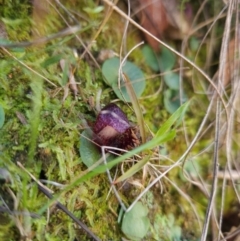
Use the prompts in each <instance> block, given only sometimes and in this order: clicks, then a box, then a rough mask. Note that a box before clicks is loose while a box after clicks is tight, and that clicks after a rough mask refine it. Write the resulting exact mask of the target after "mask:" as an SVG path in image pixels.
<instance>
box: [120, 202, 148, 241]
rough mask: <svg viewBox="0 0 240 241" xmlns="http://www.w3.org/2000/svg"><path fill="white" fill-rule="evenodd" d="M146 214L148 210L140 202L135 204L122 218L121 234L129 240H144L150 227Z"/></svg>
mask: <svg viewBox="0 0 240 241" xmlns="http://www.w3.org/2000/svg"><path fill="white" fill-rule="evenodd" d="M147 214H148V208H147V207H146V206H144V205H143V204H142V203H141V202H137V203H136V204H135V205H134V206H133V208H132V209H131V210H130V211H129V212H127V213H125V215H124V217H123V221H122V231H123V233H124V234H125V235H126V236H127V237H128V238H130V239H131V240H140V239H142V238H144V237H145V235H146V234H147V232H148V229H149V227H150V221H149V218H148V217H147Z"/></svg>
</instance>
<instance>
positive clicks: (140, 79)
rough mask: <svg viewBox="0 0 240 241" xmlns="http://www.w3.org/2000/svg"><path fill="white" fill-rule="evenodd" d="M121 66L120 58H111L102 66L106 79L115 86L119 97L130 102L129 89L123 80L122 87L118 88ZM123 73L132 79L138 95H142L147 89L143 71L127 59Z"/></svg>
mask: <svg viewBox="0 0 240 241" xmlns="http://www.w3.org/2000/svg"><path fill="white" fill-rule="evenodd" d="M119 66H120V60H119V58H116V57H114V58H111V59H108V60H106V61H105V62H104V64H103V66H102V73H103V75H104V77H105V81H106V83H107V84H108V85H110V86H111V87H112V88H113V91H114V92H115V94H116V95H117V97H118V98H119V99H121V100H126V101H127V102H130V101H131V99H130V97H129V95H128V92H127V89H126V87H125V84H124V83H123V81H121V86H120V89H119V88H118V70H119ZM122 71H123V73H124V74H125V75H126V76H127V77H128V79H129V80H130V81H131V84H132V87H133V89H134V91H135V94H136V96H137V97H140V96H141V95H142V93H143V91H144V89H145V85H146V82H145V78H144V75H143V72H142V71H141V70H140V69H139V68H138V67H137V66H136V65H135V64H133V63H131V62H130V61H126V62H125V63H124V65H123V68H122Z"/></svg>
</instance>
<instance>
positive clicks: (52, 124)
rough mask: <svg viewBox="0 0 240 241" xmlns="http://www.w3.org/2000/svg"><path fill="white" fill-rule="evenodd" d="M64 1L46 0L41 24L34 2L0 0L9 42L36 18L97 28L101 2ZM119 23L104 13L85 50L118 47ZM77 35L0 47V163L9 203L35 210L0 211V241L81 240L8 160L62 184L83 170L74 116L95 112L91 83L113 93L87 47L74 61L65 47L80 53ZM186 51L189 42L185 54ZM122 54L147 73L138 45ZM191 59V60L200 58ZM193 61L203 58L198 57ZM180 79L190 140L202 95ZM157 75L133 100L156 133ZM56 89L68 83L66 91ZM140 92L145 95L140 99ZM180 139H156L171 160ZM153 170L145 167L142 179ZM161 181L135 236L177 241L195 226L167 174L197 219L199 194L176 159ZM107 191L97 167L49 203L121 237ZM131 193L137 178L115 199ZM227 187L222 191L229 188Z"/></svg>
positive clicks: (51, 25)
mask: <svg viewBox="0 0 240 241" xmlns="http://www.w3.org/2000/svg"><path fill="white" fill-rule="evenodd" d="M64 6H65V7H66V9H67V10H68V11H65V10H64V9H60V10H59V12H57V11H56V9H54V7H56V6H55V5H54V4H53V5H51V6H48V8H50V9H51V10H49V12H50V13H51V14H49V13H47V14H46V15H45V18H44V19H42V22H37V23H36V22H34V21H33V17H34V13H35V12H34V11H38V9H34V6H33V5H32V4H30V1H16V0H15V1H3V2H0V15H1V16H2V21H3V22H4V25H5V27H6V31H7V34H8V38H9V40H10V41H12V42H22V41H32V40H33V39H32V37H33V35H35V37H36V28H37V27H38V26H39V28H40V30H41V31H40V33H44V34H45V35H44V36H48V35H49V34H50V33H53V32H58V31H60V30H62V29H64V28H66V27H67V24H66V21H67V22H68V23H69V24H70V25H74V24H78V23H79V24H80V25H81V27H82V29H83V30H82V31H81V33H80V34H77V36H78V37H79V38H80V39H81V41H82V42H83V43H84V44H85V45H87V44H88V43H89V41H90V40H91V39H92V38H93V36H94V35H95V33H96V32H97V31H98V28H99V26H100V24H101V22H102V20H103V19H104V16H105V15H106V13H107V7H106V6H105V7H106V8H105V9H104V10H103V11H100V12H94V10H96V9H97V5H96V3H95V1H74V0H71V1H67V2H66V4H65V5H64ZM70 13H71V14H72V15H71V14H70ZM60 14H61V15H60ZM73 16H74V17H73ZM36 19H38V18H35V20H36ZM38 21H40V20H39V19H38ZM124 26H125V21H124V19H123V18H121V17H120V16H119V15H118V14H116V13H113V14H112V15H111V17H110V19H109V20H108V21H107V23H106V24H105V25H104V27H103V28H102V31H101V32H100V34H99V35H98V36H97V38H96V42H95V43H94V44H93V46H92V49H91V50H92V52H93V53H94V54H96V55H97V54H98V53H99V52H100V51H101V50H102V49H111V50H113V51H115V52H116V53H118V52H119V49H120V46H121V41H122V36H123V32H124ZM141 38H142V36H141V34H140V33H139V32H138V31H137V30H136V29H135V28H133V27H132V26H129V34H128V38H127V46H128V49H131V47H133V46H134V45H136V44H137V43H138V42H139V40H140V39H141ZM81 41H79V39H78V38H76V37H75V36H73V35H69V36H66V37H62V36H60V37H59V38H56V39H54V40H51V41H47V42H46V43H45V44H41V45H33V46H31V47H27V48H21V47H19V48H10V49H8V48H2V49H1V50H0V55H1V61H0V82H1V87H0V104H1V106H2V107H3V108H4V111H5V115H6V116H5V123H4V126H3V128H2V129H1V131H0V133H1V138H0V151H1V158H0V166H1V167H6V168H7V169H8V170H9V172H10V173H11V175H12V180H13V183H12V184H11V185H10V186H9V188H11V190H12V192H13V193H14V195H15V198H16V200H17V201H18V202H17V203H18V205H17V206H15V207H14V209H16V210H18V211H22V212H23V211H25V212H29V213H36V214H38V213H39V211H40V210H41V211H42V210H43V208H44V210H43V212H42V213H41V215H40V216H37V217H34V218H33V217H31V216H30V215H29V213H27V215H20V214H19V215H13V216H14V218H13V219H10V218H9V216H8V215H7V214H1V218H0V220H1V224H0V238H1V240H49V241H57V240H61V241H63V240H89V238H88V237H87V236H86V234H85V233H84V232H83V231H82V230H81V229H79V227H78V226H77V225H76V224H75V223H73V221H72V220H71V219H70V218H69V217H68V216H66V215H65V214H64V213H62V212H61V211H60V210H58V209H57V208H56V207H55V206H54V204H53V203H51V204H49V205H47V202H48V200H47V198H46V197H45V196H44V195H43V194H42V193H40V192H39V190H38V188H37V186H36V185H35V184H34V183H33V182H31V180H30V178H29V176H28V175H27V174H26V173H25V172H24V171H23V170H22V169H20V168H19V167H18V166H17V165H16V163H17V162H21V163H22V164H23V165H24V167H25V168H26V169H27V170H29V171H30V172H31V173H32V174H33V175H34V176H35V177H36V178H42V179H47V180H50V181H55V182H58V183H61V184H63V185H69V184H71V183H72V182H73V181H75V180H76V178H77V177H78V176H80V175H82V173H83V172H84V171H85V170H86V167H85V166H84V165H83V163H82V161H81V156H80V155H79V145H80V144H81V143H79V139H80V133H81V132H82V131H83V130H84V128H85V126H84V122H83V121H82V118H83V117H84V119H85V120H87V121H88V123H92V122H93V121H94V119H95V117H96V114H97V112H96V108H95V105H96V101H97V100H96V96H97V95H98V93H99V90H101V91H102V94H101V98H100V101H101V104H102V105H105V104H107V103H109V102H110V101H111V100H113V99H116V96H115V95H114V93H113V91H112V89H111V88H110V87H108V86H107V85H106V84H105V83H104V81H103V76H102V73H101V69H99V68H98V67H97V66H96V65H95V64H94V61H93V60H92V59H91V57H90V56H89V55H86V56H85V57H84V58H83V59H81V58H79V57H76V56H75V53H78V56H81V54H82V53H83V51H84V48H83V47H82V44H81ZM203 49H204V48H203ZM204 50H205V49H204ZM204 50H203V52H204V53H205V51H204ZM189 51H191V49H190V50H189ZM194 54H195V52H194V50H192V52H190V53H189V56H191V55H194ZM203 55H205V54H203ZM60 59H65V60H66V61H67V63H68V64H70V65H71V67H72V70H73V73H74V76H75V79H76V82H77V86H78V91H79V94H78V95H77V96H74V95H73V92H72V91H71V89H68V86H67V81H68V78H67V77H66V76H64V73H63V70H62V69H61V68H60V65H59V60H60ZM129 59H130V60H132V61H133V62H134V63H135V64H136V65H137V66H139V67H140V68H141V69H143V70H144V72H145V74H146V76H150V75H151V74H153V73H152V71H151V70H150V69H149V67H148V66H147V64H146V63H145V61H144V56H143V55H142V52H141V50H140V49H136V50H135V51H134V52H133V53H132V54H131V55H130V57H129ZM197 61H201V57H199V58H198V59H197ZM200 65H203V63H201V62H200ZM36 72H37V73H38V74H36ZM40 75H41V76H44V77H45V79H43V78H42V77H41V76H40ZM46 79H47V80H46ZM187 80H188V81H189V82H188V83H187V84H186V85H185V88H186V91H187V93H188V96H189V99H191V98H193V100H192V104H191V107H190V110H189V111H188V113H187V116H188V118H186V122H185V125H186V126H187V129H188V138H190V139H192V138H193V137H194V135H195V134H196V132H197V128H198V126H199V123H200V122H201V120H202V118H203V117H204V115H205V110H206V105H207V102H208V100H207V98H206V97H204V96H203V97H200V98H196V96H195V94H194V92H193V89H192V86H191V84H190V82H191V81H190V78H189V79H187ZM186 82H187V81H186ZM161 83H162V78H161V77H157V78H154V79H149V80H147V87H146V90H145V92H144V94H143V98H141V99H140V100H139V102H140V104H141V106H142V108H143V110H144V113H143V114H144V121H145V123H146V124H147V125H148V126H149V128H150V130H151V131H153V132H156V131H157V130H158V129H159V127H160V126H161V124H162V123H164V121H165V120H167V118H168V117H169V113H168V112H167V111H166V110H165V109H164V107H163V94H162V93H163V91H164V87H163V89H162V91H161V92H159V94H155V93H156V91H157V90H158V89H159V87H160V85H161ZM66 89H68V90H69V92H68V94H66ZM146 96H148V98H144V97H146ZM198 97H199V96H198ZM119 106H121V107H122V108H123V110H124V111H126V112H127V114H128V116H129V119H130V120H131V121H132V122H136V117H135V116H134V115H133V113H130V112H129V109H128V108H127V107H126V105H125V104H124V103H123V102H119ZM211 135H212V132H209V133H207V134H206V135H205V136H203V137H202V138H201V141H199V142H198V143H197V144H196V145H195V147H194V149H193V152H192V157H194V155H197V154H198V153H199V151H200V150H202V149H203V148H204V147H205V146H208V145H210V143H211V142H212V136H211ZM149 136H150V135H149ZM183 138H184V130H183V129H182V128H180V127H179V128H178V129H177V137H176V138H175V139H174V141H172V142H171V143H168V145H164V146H163V147H161V148H163V150H162V151H163V152H164V153H165V155H167V156H169V157H170V158H171V159H172V160H175V159H177V158H179V156H180V155H181V154H182V153H183V152H184V151H185V150H186V148H187V146H186V144H185V143H184V142H183V141H182V140H183ZM210 156H211V151H209V152H208V153H205V154H204V155H202V156H201V158H199V159H198V160H197V161H196V162H197V168H199V169H198V171H199V172H200V174H201V175H203V176H204V177H205V178H207V175H204V174H203V173H204V172H206V173H209V169H208V166H209V162H210ZM200 163H201V165H200ZM154 164H159V166H160V165H161V167H160V168H159V170H164V165H165V164H166V165H169V161H165V160H160V161H159V160H158V161H156V162H155V163H154ZM199 166H200V167H199ZM188 168H189V170H190V172H191V174H192V175H194V174H196V171H195V169H194V168H193V167H192V166H191V165H190V166H189V167H188ZM150 173H151V172H150ZM156 173H157V172H153V173H152V176H151V175H150V177H148V178H147V180H146V182H147V181H149V180H150V179H151V178H153V177H154V175H156ZM196 175H197V174H196ZM134 178H135V179H134V180H135V181H139V180H140V179H141V173H140V174H139V175H137V176H136V177H134ZM168 179H169V180H171V182H169V181H168V180H165V179H164V181H162V182H161V184H160V183H159V184H158V185H156V186H155V187H154V188H153V189H152V190H151V191H149V193H148V194H147V196H145V197H144V198H143V202H144V203H145V204H146V205H147V206H148V208H149V210H150V212H149V213H150V215H149V216H150V221H151V223H152V226H151V230H150V231H151V232H150V233H149V234H148V236H147V237H146V239H145V240H160V239H161V240H178V239H176V237H178V238H179V240H180V238H182V239H183V240H196V239H197V238H198V237H199V235H200V232H201V230H200V228H199V226H198V221H197V219H196V216H195V215H194V213H193V209H192V207H191V205H190V201H189V200H187V199H186V198H185V197H184V196H183V195H181V194H180V192H179V191H177V189H176V188H175V187H174V186H173V184H172V182H173V183H175V184H176V186H177V187H178V188H179V189H181V190H182V191H183V192H184V193H189V196H190V197H191V198H192V200H191V201H192V202H193V203H194V205H195V206H196V207H197V209H198V215H199V217H200V219H203V217H204V214H205V213H204V212H205V207H206V205H207V200H208V199H207V198H206V197H205V196H204V195H203V194H202V193H200V192H199V189H198V188H197V187H195V186H193V185H192V184H191V183H189V182H188V181H187V179H186V178H185V177H184V175H183V171H182V169H181V167H179V168H175V169H174V170H172V171H171V172H170V173H169V174H168ZM145 184H146V183H145ZM49 187H50V188H51V189H53V190H54V191H55V193H58V192H60V191H61V190H60V189H59V188H58V187H55V186H54V185H49ZM6 190H7V187H2V188H1V196H2V198H3V199H4V200H5V202H6V203H7V205H8V206H9V207H11V208H12V209H13V205H14V201H13V197H11V195H10V194H9V192H7V191H6ZM109 191H110V184H109V181H108V179H107V176H106V175H105V174H101V175H98V176H96V177H94V178H92V179H90V180H87V181H85V182H84V183H81V184H80V185H75V186H73V187H72V188H71V190H69V191H67V192H63V193H62V194H61V195H60V196H59V201H60V202H62V203H63V204H64V205H66V206H67V208H68V209H69V210H70V211H71V212H72V213H73V214H74V215H75V216H76V217H77V218H79V219H80V220H81V221H82V222H84V223H86V224H87V226H88V227H89V228H90V229H91V230H92V231H93V232H94V233H95V234H97V235H98V236H99V237H100V238H101V239H102V240H116V241H117V240H121V238H122V237H123V234H122V233H121V228H120V224H119V223H118V222H117V219H118V218H117V216H118V213H119V204H118V202H117V200H116V198H115V196H114V195H113V194H112V193H110V194H109ZM140 191H141V189H139V188H138V187H137V185H132V186H131V185H130V184H127V185H126V186H125V189H124V188H123V189H122V191H121V192H122V198H123V200H124V201H125V202H126V203H128V204H131V202H132V201H133V200H134V198H135V197H136V196H137V194H139V193H140ZM229 192H230V193H231V192H232V190H229ZM227 196H231V195H227ZM16 200H15V205H16ZM229 202H232V199H231V198H229V200H227V203H229ZM47 207H48V208H47ZM169 230H172V231H171V232H170V231H169ZM174 235H175V236H174Z"/></svg>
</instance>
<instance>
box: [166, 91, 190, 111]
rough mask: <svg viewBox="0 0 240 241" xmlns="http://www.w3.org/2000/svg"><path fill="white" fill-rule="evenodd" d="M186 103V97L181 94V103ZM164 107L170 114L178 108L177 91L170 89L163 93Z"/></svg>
mask: <svg viewBox="0 0 240 241" xmlns="http://www.w3.org/2000/svg"><path fill="white" fill-rule="evenodd" d="M186 101H187V96H186V94H185V93H183V102H186ZM164 106H165V108H166V110H167V111H168V112H169V113H170V114H173V113H174V112H175V111H176V110H177V109H178V108H179V107H180V99H179V91H175V90H171V89H168V90H166V91H164Z"/></svg>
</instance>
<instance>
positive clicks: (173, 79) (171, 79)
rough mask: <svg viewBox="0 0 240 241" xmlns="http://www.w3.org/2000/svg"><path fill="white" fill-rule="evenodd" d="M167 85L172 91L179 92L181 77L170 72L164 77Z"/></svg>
mask: <svg viewBox="0 0 240 241" xmlns="http://www.w3.org/2000/svg"><path fill="white" fill-rule="evenodd" d="M163 78H164V81H165V83H166V85H167V86H168V87H169V88H170V89H172V90H179V75H178V74H176V73H173V72H168V73H166V74H164V76H163Z"/></svg>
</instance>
